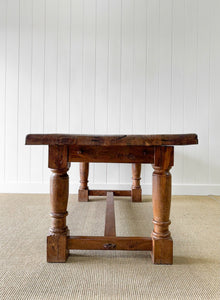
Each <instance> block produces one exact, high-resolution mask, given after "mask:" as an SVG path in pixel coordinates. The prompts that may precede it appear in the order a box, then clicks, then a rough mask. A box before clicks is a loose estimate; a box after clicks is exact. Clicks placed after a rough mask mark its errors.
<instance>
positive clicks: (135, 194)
mask: <svg viewBox="0 0 220 300" xmlns="http://www.w3.org/2000/svg"><path fill="white" fill-rule="evenodd" d="M140 176H141V164H139V163H133V164H132V187H131V199H132V202H141V195H142V190H141V185H140V180H141V177H140Z"/></svg>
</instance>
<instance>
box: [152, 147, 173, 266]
mask: <svg viewBox="0 0 220 300" xmlns="http://www.w3.org/2000/svg"><path fill="white" fill-rule="evenodd" d="M172 166H173V147H166V146H161V147H155V161H154V165H153V168H154V172H153V194H152V201H153V224H154V229H153V232H152V246H153V249H152V253H151V254H152V260H153V263H155V264H172V263H173V241H172V238H171V235H170V231H169V225H170V223H171V222H170V220H169V217H170V204H171V174H170V172H169V170H170V169H171V167H172Z"/></svg>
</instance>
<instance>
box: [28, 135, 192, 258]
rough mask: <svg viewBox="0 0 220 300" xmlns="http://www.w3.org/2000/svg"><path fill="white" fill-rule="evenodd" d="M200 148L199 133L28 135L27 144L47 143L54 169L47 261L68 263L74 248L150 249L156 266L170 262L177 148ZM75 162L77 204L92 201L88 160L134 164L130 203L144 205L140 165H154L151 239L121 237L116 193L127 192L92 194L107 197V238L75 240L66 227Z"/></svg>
mask: <svg viewBox="0 0 220 300" xmlns="http://www.w3.org/2000/svg"><path fill="white" fill-rule="evenodd" d="M192 144H198V139H197V135H196V134H176V135H169V134H168V135H71V134H29V135H27V137H26V145H48V146H49V155H48V159H49V163H48V166H49V168H50V169H51V171H52V175H51V181H50V201H51V214H50V215H51V217H52V226H51V228H50V233H49V236H48V237H47V261H48V262H65V261H66V260H67V258H68V254H69V250H70V249H78V250H79V249H83V250H139V251H151V256H152V260H153V263H155V264H172V262H173V241H172V238H171V234H170V231H169V225H170V223H171V222H170V219H169V216H170V204H171V174H170V169H171V167H172V166H173V159H174V155H173V154H174V146H176V145H181V146H183V145H192ZM71 162H81V168H80V171H81V186H80V189H79V200H81V201H84V200H85V201H87V200H88V188H87V177H88V175H87V173H88V163H89V162H97V163H98V162H99V163H103V162H105V163H132V169H133V172H132V173H133V177H132V179H133V184H132V190H131V193H130V195H131V196H132V201H140V184H139V181H140V166H141V164H152V166H153V168H154V172H153V193H152V202H153V225H154V228H153V231H152V234H151V237H117V236H116V233H115V232H116V230H115V215H114V195H119V196H127V195H129V193H128V191H93V192H91V193H90V194H91V195H103V194H105V193H106V194H107V205H106V221H105V234H104V236H71V235H70V234H69V230H68V227H67V225H66V216H67V214H68V213H67V204H68V194H69V177H68V174H67V171H68V170H69V167H70V163H71Z"/></svg>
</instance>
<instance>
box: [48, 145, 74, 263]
mask: <svg viewBox="0 0 220 300" xmlns="http://www.w3.org/2000/svg"><path fill="white" fill-rule="evenodd" d="M56 150H58V151H57V153H56ZM66 159H67V155H66V149H65V147H63V146H50V150H49V167H50V168H51V171H52V174H51V179H50V203H51V214H50V215H51V218H52V226H51V227H50V232H49V236H48V237H47V261H48V262H65V261H66V260H67V257H68V254H69V251H68V249H67V236H68V235H69V230H68V227H67V226H66V216H67V215H68V212H67V204H68V195H69V176H68V174H67V171H68V169H69V163H67V161H66Z"/></svg>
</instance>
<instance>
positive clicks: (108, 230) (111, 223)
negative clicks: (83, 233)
mask: <svg viewBox="0 0 220 300" xmlns="http://www.w3.org/2000/svg"><path fill="white" fill-rule="evenodd" d="M105 236H116V230H115V209H114V194H113V192H107V198H106V214H105Z"/></svg>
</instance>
